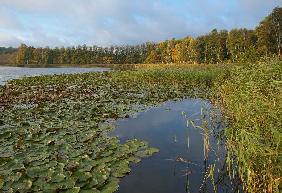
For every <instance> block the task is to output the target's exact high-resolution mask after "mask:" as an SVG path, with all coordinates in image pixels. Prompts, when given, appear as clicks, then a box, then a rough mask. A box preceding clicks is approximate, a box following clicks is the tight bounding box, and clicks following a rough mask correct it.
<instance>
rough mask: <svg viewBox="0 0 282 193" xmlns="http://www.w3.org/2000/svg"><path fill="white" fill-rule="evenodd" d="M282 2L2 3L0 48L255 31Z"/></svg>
mask: <svg viewBox="0 0 282 193" xmlns="http://www.w3.org/2000/svg"><path fill="white" fill-rule="evenodd" d="M276 6H282V0H0V47H2V46H5V47H8V46H13V47H16V46H18V45H19V44H20V43H25V44H28V45H32V46H35V47H39V46H42V47H45V46H50V47H55V46H73V45H82V44H86V45H98V46H109V45H124V44H130V45H132V44H138V43H143V42H147V41H154V42H159V41H162V40H166V39H171V38H183V37H186V36H193V37H196V36H199V35H203V34H206V33H208V32H209V31H211V30H212V29H214V28H217V29H228V30H230V29H232V28H235V27H236V28H255V26H256V25H257V24H258V23H259V22H260V21H261V20H262V19H263V18H264V17H265V16H267V15H268V14H269V13H270V12H271V11H272V9H273V8H274V7H276Z"/></svg>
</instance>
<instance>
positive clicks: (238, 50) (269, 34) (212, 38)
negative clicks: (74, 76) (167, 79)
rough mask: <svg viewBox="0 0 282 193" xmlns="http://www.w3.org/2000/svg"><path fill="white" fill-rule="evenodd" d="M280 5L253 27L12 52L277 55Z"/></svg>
mask: <svg viewBox="0 0 282 193" xmlns="http://www.w3.org/2000/svg"><path fill="white" fill-rule="evenodd" d="M281 50H282V8H281V7H276V8H274V10H273V11H272V13H271V14H270V15H268V16H267V17H266V18H265V19H264V20H263V21H261V22H260V23H259V25H258V26H257V27H256V28H255V29H252V30H250V29H232V30H230V31H227V30H220V31H218V30H216V29H214V30H212V31H211V32H210V33H208V34H206V35H203V36H199V37H197V38H192V37H185V38H183V39H171V40H167V41H163V42H160V43H152V42H147V43H144V44H140V45H134V46H129V45H125V46H111V47H98V46H86V45H82V46H77V47H61V48H58V47H56V48H49V47H46V48H35V47H32V46H27V45H25V44H21V45H20V47H19V48H18V49H17V51H16V52H15V53H14V55H13V61H14V62H15V63H16V64H18V65H32V64H35V65H45V66H48V65H51V64H77V65H83V64H136V63H224V62H230V63H231V62H256V61H258V60H261V59H265V58H270V57H279V58H281Z"/></svg>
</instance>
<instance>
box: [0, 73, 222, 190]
mask: <svg viewBox="0 0 282 193" xmlns="http://www.w3.org/2000/svg"><path fill="white" fill-rule="evenodd" d="M218 75H219V72H218V71H210V72H208V71H191V70H186V71H183V70H169V71H167V70H166V71H159V70H140V71H124V72H104V73H86V74H76V75H55V76H41V77H32V78H24V79H22V80H13V81H10V82H9V83H8V84H6V85H5V86H3V87H1V88H0V106H1V107H0V108H1V114H0V142H1V143H0V165H1V167H0V189H1V190H2V191H4V192H17V191H18V192H39V191H43V192H58V191H60V192H114V191H116V190H117V188H118V181H119V178H120V177H123V176H124V175H125V174H127V173H128V172H129V171H130V169H129V165H130V163H132V162H139V161H140V158H143V157H147V156H150V155H152V154H153V153H155V152H157V149H154V148H149V147H148V144H147V143H145V142H142V141H138V140H131V141H127V142H126V143H125V144H120V143H119V141H118V140H117V139H116V138H114V137H109V136H108V132H109V131H110V130H111V129H112V125H111V124H105V123H106V121H108V120H111V119H117V118H123V117H128V116H130V114H131V113H133V112H136V111H140V110H142V109H144V108H146V106H150V105H154V104H157V103H160V102H163V101H166V100H168V99H171V98H183V97H185V96H189V95H190V96H193V95H195V90H194V87H195V85H197V87H198V89H197V94H201V95H203V94H206V89H207V88H208V87H209V85H210V84H211V82H212V79H214V78H216V77H217V76H218Z"/></svg>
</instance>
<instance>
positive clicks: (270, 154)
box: [217, 62, 282, 192]
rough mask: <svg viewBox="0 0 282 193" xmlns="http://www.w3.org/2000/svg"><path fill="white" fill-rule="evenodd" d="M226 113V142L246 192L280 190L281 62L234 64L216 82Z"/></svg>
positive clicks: (281, 160) (281, 135)
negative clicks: (227, 72) (232, 154)
mask: <svg viewBox="0 0 282 193" xmlns="http://www.w3.org/2000/svg"><path fill="white" fill-rule="evenodd" d="M217 89H218V90H219V95H220V100H221V102H222V104H223V106H224V109H225V111H226V115H228V116H229V119H230V123H231V124H230V126H229V128H227V129H226V134H227V139H228V141H227V144H228V147H229V150H230V152H231V153H232V152H233V153H234V155H235V156H236V160H237V164H238V166H239V173H240V176H241V178H242V181H243V183H244V188H245V190H246V191H247V192H280V191H281V190H282V189H281V188H282V187H281V176H282V175H281V174H282V151H281V150H282V146H281V141H282V62H272V63H264V64H253V65H247V66H240V67H235V68H234V69H233V70H232V71H231V74H230V77H229V78H228V80H225V81H224V82H223V83H222V82H221V83H218V88H217Z"/></svg>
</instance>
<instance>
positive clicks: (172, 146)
mask: <svg viewBox="0 0 282 193" xmlns="http://www.w3.org/2000/svg"><path fill="white" fill-rule="evenodd" d="M211 108H212V106H211V104H210V103H209V102H208V101H204V100H199V99H187V100H183V101H174V102H172V101H170V102H167V103H165V105H163V106H161V107H156V108H152V109H151V110H148V111H146V112H143V113H140V114H139V115H138V116H137V118H130V119H124V120H119V121H118V122H117V128H116V129H115V130H114V131H113V133H112V135H116V136H118V137H119V139H120V140H121V142H124V141H126V140H128V139H132V138H137V139H141V140H145V141H148V142H149V144H150V145H151V146H152V147H157V148H159V149H160V152H159V153H157V154H155V155H154V156H153V157H150V158H147V159H144V160H142V162H141V163H139V164H137V165H135V166H134V167H133V169H132V172H131V173H130V174H129V175H128V176H126V177H125V178H124V179H122V180H121V184H120V189H119V191H118V192H120V193H144V192H146V193H174V192H175V193H184V192H187V191H188V190H189V191H190V192H193V193H194V192H199V189H200V187H201V186H202V189H206V192H213V187H212V184H211V183H210V182H209V183H206V184H205V183H204V185H202V183H203V175H204V174H203V173H204V171H205V169H207V168H205V167H207V166H208V164H212V163H215V161H216V156H215V152H213V151H210V153H209V157H208V160H207V161H206V164H205V160H204V154H203V152H204V148H203V135H202V134H201V131H200V130H199V129H195V128H194V127H192V126H191V125H189V126H188V127H187V123H186V118H185V117H184V116H183V115H182V112H186V114H187V115H188V116H189V117H190V119H193V120H194V121H195V123H196V124H201V123H202V121H201V120H200V117H201V111H202V110H203V109H207V110H210V109H211ZM206 119H209V116H207V118H206ZM187 136H189V149H188V148H187V139H188V138H187ZM210 145H211V147H212V149H214V150H216V153H218V154H220V155H223V154H224V153H225V150H224V148H223V147H222V146H218V145H217V140H216V139H215V138H214V137H213V136H211V137H210ZM179 157H181V158H183V159H184V160H188V161H191V163H190V164H187V163H180V162H175V161H174V160H175V159H176V158H179ZM221 161H222V160H221ZM221 164H222V163H221ZM219 166H220V164H219V163H218V164H217V168H219ZM187 170H189V172H192V173H191V174H190V175H189V176H188V178H189V180H187V175H185V172H186V173H187ZM187 182H189V185H187ZM228 183H229V184H230V182H229V181H228V180H227V184H228ZM187 186H189V188H186V187H187ZM225 191H227V192H230V189H229V188H227V187H223V188H221V189H219V192H225Z"/></svg>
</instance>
